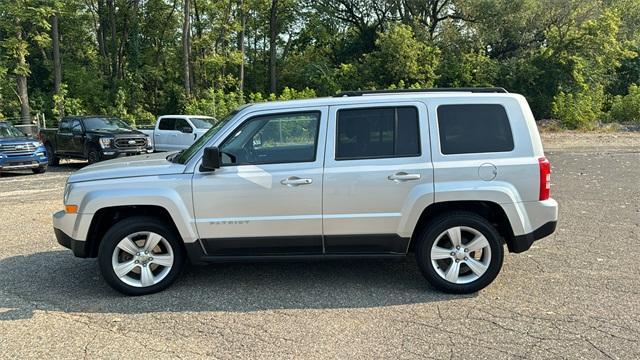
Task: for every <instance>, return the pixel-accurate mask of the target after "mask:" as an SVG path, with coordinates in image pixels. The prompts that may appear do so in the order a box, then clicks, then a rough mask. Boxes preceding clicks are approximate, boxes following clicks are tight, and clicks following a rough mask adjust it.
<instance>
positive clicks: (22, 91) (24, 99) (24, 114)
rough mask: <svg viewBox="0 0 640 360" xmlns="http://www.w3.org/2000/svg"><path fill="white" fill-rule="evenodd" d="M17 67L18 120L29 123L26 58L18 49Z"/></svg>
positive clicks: (19, 37) (19, 32)
mask: <svg viewBox="0 0 640 360" xmlns="http://www.w3.org/2000/svg"><path fill="white" fill-rule="evenodd" d="M17 38H18V41H22V29H20V30H19V31H18V34H17ZM17 53H18V54H17V55H18V58H17V60H18V61H17V62H18V64H17V65H18V66H17V67H16V68H17V69H18V71H17V73H16V82H17V86H18V99H19V100H20V120H21V122H22V124H25V125H26V124H31V109H30V108H29V91H28V90H27V76H26V75H25V74H24V71H23V70H24V69H26V68H27V60H26V59H25V54H24V52H23V51H18V52H17Z"/></svg>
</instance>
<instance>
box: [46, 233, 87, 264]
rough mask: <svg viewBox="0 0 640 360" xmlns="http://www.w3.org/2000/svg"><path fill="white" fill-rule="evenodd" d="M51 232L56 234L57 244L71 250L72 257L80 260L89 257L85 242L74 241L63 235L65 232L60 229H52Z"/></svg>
mask: <svg viewBox="0 0 640 360" xmlns="http://www.w3.org/2000/svg"><path fill="white" fill-rule="evenodd" d="M53 232H54V233H55V234H56V239H57V240H58V244H60V245H62V246H64V247H66V248H67V249H69V250H71V251H72V252H73V255H75V256H77V257H81V258H86V257H88V256H89V254H88V251H87V242H86V241H79V240H76V239H74V238H72V237H71V236H69V235H67V234H65V232H64V231H62V230H60V229H56V228H53Z"/></svg>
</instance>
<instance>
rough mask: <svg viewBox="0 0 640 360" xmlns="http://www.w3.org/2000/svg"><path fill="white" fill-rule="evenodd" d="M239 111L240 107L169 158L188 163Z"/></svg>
mask: <svg viewBox="0 0 640 360" xmlns="http://www.w3.org/2000/svg"><path fill="white" fill-rule="evenodd" d="M238 111H240V109H236V110H234V111H232V112H231V113H230V114H229V115H227V116H226V117H225V118H224V119H222V120H220V122H218V123H217V124H216V125H215V126H214V127H212V128H211V129H209V130H208V131H207V132H206V133H204V134H203V135H202V136H201V137H200V138H199V139H198V140H196V142H194V143H193V145H191V146H189V148H187V149H185V150H182V151H180V152H179V153H176V154H175V155H173V157H171V158H168V159H169V160H171V161H172V162H175V163H178V164H184V163H186V162H187V161H188V160H189V159H190V158H191V157H192V156H193V154H195V153H196V152H198V150H200V148H201V147H203V146H204V144H206V143H207V142H208V141H209V140H210V139H211V138H212V137H213V136H214V135H215V134H217V133H218V131H220V129H222V128H223V127H224V126H225V125H226V124H227V123H228V122H229V120H231V119H232V118H233V117H234V116H235V115H236V114H237V113H238Z"/></svg>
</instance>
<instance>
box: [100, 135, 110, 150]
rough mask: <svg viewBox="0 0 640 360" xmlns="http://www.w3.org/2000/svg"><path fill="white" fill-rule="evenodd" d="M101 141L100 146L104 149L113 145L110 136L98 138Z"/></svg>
mask: <svg viewBox="0 0 640 360" xmlns="http://www.w3.org/2000/svg"><path fill="white" fill-rule="evenodd" d="M98 140H99V142H100V147H101V148H103V149H106V148H108V147H111V138H108V137H103V138H100V139H98Z"/></svg>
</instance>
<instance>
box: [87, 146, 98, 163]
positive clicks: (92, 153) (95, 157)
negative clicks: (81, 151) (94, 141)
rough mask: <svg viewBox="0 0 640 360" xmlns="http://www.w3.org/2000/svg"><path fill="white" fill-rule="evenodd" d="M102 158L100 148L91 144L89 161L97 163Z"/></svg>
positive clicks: (88, 154)
mask: <svg viewBox="0 0 640 360" xmlns="http://www.w3.org/2000/svg"><path fill="white" fill-rule="evenodd" d="M100 160H101V158H100V150H98V148H97V147H95V146H91V147H90V148H89V151H88V152H87V161H88V162H89V164H95V163H97V162H98V161H100Z"/></svg>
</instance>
